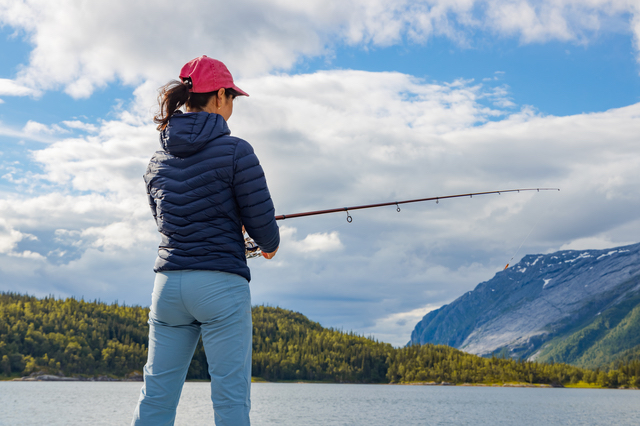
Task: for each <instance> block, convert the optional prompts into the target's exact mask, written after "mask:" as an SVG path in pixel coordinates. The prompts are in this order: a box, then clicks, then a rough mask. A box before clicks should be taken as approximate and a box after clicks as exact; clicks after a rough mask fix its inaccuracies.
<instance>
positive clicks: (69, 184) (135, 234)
mask: <svg viewBox="0 0 640 426" xmlns="http://www.w3.org/2000/svg"><path fill="white" fill-rule="evenodd" d="M203 54H205V55H207V56H210V57H214V58H216V59H219V60H222V61H223V62H224V63H225V64H227V66H228V67H229V69H230V71H231V73H232V74H233V76H234V78H235V80H236V84H237V85H238V86H239V87H241V88H242V89H243V90H245V91H247V92H248V93H249V94H250V95H251V96H250V97H248V98H240V99H237V100H236V102H235V107H234V113H233V116H232V117H231V119H230V120H229V126H230V128H231V131H232V134H233V135H235V136H238V137H241V138H243V139H246V140H247V141H249V142H250V143H251V144H252V145H253V147H254V149H255V151H256V154H257V155H258V157H259V159H260V161H261V164H262V166H263V168H264V170H265V173H266V176H267V182H268V184H269V188H270V191H271V194H272V198H273V200H274V204H275V206H276V214H289V213H295V212H301V211H307V210H318V209H328V208H334V207H342V206H353V205H359V204H368V203H378V202H385V201H397V200H404V199H414V198H423V197H432V196H442V195H447V194H457V193H468V192H480V191H492V190H505V189H511V188H538V187H557V188H560V189H561V191H560V192H556V191H549V192H539V193H538V192H527V193H520V194H502V195H487V196H483V197H474V198H472V199H455V200H448V201H443V202H440V203H438V204H435V203H431V202H429V203H419V204H410V205H403V206H402V207H401V211H400V212H397V211H396V208H395V207H388V208H379V209H372V210H361V211H354V212H352V213H351V215H352V217H353V222H352V223H347V221H346V220H345V219H346V215H345V214H342V213H338V214H332V215H326V216H317V217H313V218H299V219H291V220H285V221H284V222H279V224H280V231H281V236H282V242H281V247H280V250H279V252H278V254H277V256H276V257H275V258H274V259H273V260H269V261H267V260H265V259H251V260H250V261H249V264H250V267H251V270H252V281H251V290H252V302H253V303H254V304H267V305H271V306H280V307H283V308H286V309H292V310H295V311H298V312H301V313H303V314H305V315H307V316H308V317H309V318H310V319H312V320H314V321H317V322H319V323H321V324H322V325H323V326H326V327H334V328H337V329H343V330H345V331H347V330H349V331H354V332H356V333H359V334H362V335H365V336H372V337H375V338H377V339H379V340H382V341H385V342H389V343H392V344H393V345H395V346H399V345H404V344H405V343H406V342H408V341H409V338H410V334H411V331H412V330H413V328H414V326H415V324H416V323H417V322H418V321H419V320H420V319H421V318H422V316H424V315H425V314H426V313H428V312H429V311H431V310H433V309H436V308H438V307H440V306H442V305H443V304H447V303H450V302H451V301H453V300H455V299H456V298H457V297H459V296H460V295H462V294H463V293H465V292H467V291H470V290H472V289H473V288H475V286H476V285H477V284H478V283H480V282H483V281H487V280H489V279H491V278H492V277H493V276H494V275H495V274H496V273H498V272H500V271H501V270H502V269H503V268H504V265H505V264H506V263H507V262H508V261H509V260H510V259H511V257H515V258H514V261H513V262H512V264H513V263H515V262H517V261H518V260H519V259H520V258H521V257H522V256H524V255H525V254H536V253H550V252H553V251H557V250H566V249H601V248H608V247H614V246H620V245H625V244H631V243H636V242H639V241H640V218H639V217H638V213H637V212H638V211H640V197H639V196H638V195H639V194H638V188H639V185H640V143H639V142H638V136H637V135H639V134H640V3H638V1H637V0H633V1H632V0H538V1H535V0H412V1H408V0H384V1H383V0H322V1H320V0H307V1H304V2H300V1H296V0H260V1H257V0H236V1H234V2H221V1H210V0H209V1H204V0H192V1H186V2H181V3H180V6H179V7H177V6H176V3H175V2H171V1H163V0H156V1H153V2H151V1H148V0H127V1H123V0H112V1H110V2H85V1H80V0H22V1H20V0H0V55H1V59H2V60H0V291H13V292H20V293H28V294H33V295H37V296H45V295H54V296H56V297H70V296H73V297H77V298H81V297H83V298H84V299H85V300H94V299H99V300H102V301H106V302H109V303H111V302H115V301H118V302H119V303H126V304H130V305H142V306H148V305H149V303H150V294H151V290H152V287H153V278H154V273H153V263H154V259H155V256H156V250H157V245H158V243H159V241H160V238H159V234H158V233H157V231H156V229H155V224H154V222H153V219H152V217H151V213H150V211H149V208H148V204H147V201H146V195H145V188H144V184H143V180H142V175H143V173H144V170H145V168H146V165H147V163H148V161H149V158H150V157H151V155H152V154H153V152H154V151H156V150H158V149H159V148H160V146H159V142H158V133H157V131H156V130H155V125H154V124H153V122H152V116H153V114H154V112H155V111H156V110H157V101H156V97H157V89H158V87H160V86H161V85H163V84H165V83H166V82H168V81H169V80H171V79H175V78H176V77H177V76H178V73H179V70H180V68H181V67H182V65H183V64H184V63H186V62H187V61H189V60H191V59H193V58H195V57H197V56H200V55H203ZM520 246H521V248H520V249H519V250H518V248H519V247H520Z"/></svg>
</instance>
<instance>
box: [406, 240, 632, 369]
mask: <svg viewBox="0 0 640 426" xmlns="http://www.w3.org/2000/svg"><path fill="white" fill-rule="evenodd" d="M410 343H411V344H415V343H420V344H424V343H434V344H445V345H450V346H453V347H456V348H459V349H462V350H464V351H467V352H470V353H474V354H478V355H488V354H492V353H496V352H501V353H505V354H508V355H509V356H512V357H516V358H530V357H531V358H535V359H539V360H541V361H555V362H570V363H575V364H578V365H584V366H587V365H588V366H590V367H594V366H597V365H601V364H603V363H608V362H610V361H611V360H613V359H615V357H616V356H617V355H618V354H620V353H622V352H623V351H625V350H630V349H632V348H634V347H635V346H636V345H639V344H640V244H634V245H630V246H625V247H619V248H615V249H608V250H583V251H578V250H567V251H560V252H556V253H552V254H547V255H527V256H525V257H524V258H523V259H522V260H521V261H520V262H519V263H518V264H517V265H514V266H513V267H512V268H509V269H507V270H506V271H501V272H498V273H497V274H496V275H495V276H494V277H493V278H492V279H491V280H489V281H486V282H483V283H480V284H479V285H478V286H477V287H476V288H475V289H474V290H473V291H471V292H468V293H465V294H464V295H463V296H461V297H459V298H458V299H456V300H455V301H454V302H452V303H451V304H449V305H445V306H443V307H441V308H440V309H437V310H435V311H432V312H430V313H428V314H427V315H426V316H425V317H424V318H423V319H422V321H420V322H419V323H418V324H417V325H416V327H415V329H414V331H413V333H412V334H411V342H410ZM596 364H597V365H596Z"/></svg>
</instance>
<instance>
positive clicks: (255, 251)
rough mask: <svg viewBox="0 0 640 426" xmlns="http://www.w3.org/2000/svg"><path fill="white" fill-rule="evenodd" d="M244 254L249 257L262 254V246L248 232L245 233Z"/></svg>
mask: <svg viewBox="0 0 640 426" xmlns="http://www.w3.org/2000/svg"><path fill="white" fill-rule="evenodd" d="M244 255H245V256H246V257H247V259H253V258H254V257H260V256H262V250H260V247H258V245H257V244H256V242H255V241H253V239H252V238H251V237H250V236H249V235H247V234H244Z"/></svg>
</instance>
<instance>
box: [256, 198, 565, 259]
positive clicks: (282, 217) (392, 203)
mask: <svg viewBox="0 0 640 426" xmlns="http://www.w3.org/2000/svg"><path fill="white" fill-rule="evenodd" d="M526 191H537V192H540V191H560V188H519V189H504V190H500V191H485V192H470V193H468V194H456V195H443V196H440V197H428V198H418V199H415V200H404V201H389V202H386V203H377V204H366V205H362V206H351V207H338V208H335V209H326V210H315V211H310V212H302V213H293V214H283V215H279V216H276V220H285V219H293V218H296V217H305V216H317V215H321V214H329V213H338V212H346V213H347V222H349V223H351V222H352V221H353V217H352V216H351V214H350V213H349V210H351V211H353V210H362V209H373V208H377V207H385V206H396V210H397V211H398V212H400V204H409V203H421V202H424V201H435V202H436V204H438V203H440V200H447V199H451V198H464V197H469V198H473V196H474V195H488V194H498V195H500V194H503V193H509V192H518V193H520V192H526ZM245 254H246V255H247V258H248V259H251V258H253V257H257V256H259V255H260V247H258V245H257V244H256V243H255V242H254V241H253V240H252V239H251V238H250V237H248V236H247V237H246V238H245ZM507 266H508V265H507ZM505 269H506V268H505Z"/></svg>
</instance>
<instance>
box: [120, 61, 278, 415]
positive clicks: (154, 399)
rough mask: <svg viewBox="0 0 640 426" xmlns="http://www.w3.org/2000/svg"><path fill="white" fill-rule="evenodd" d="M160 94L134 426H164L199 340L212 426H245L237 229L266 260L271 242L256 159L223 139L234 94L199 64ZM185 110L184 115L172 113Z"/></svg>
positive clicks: (246, 364) (245, 330) (243, 287)
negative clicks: (154, 232) (143, 351)
mask: <svg viewBox="0 0 640 426" xmlns="http://www.w3.org/2000/svg"><path fill="white" fill-rule="evenodd" d="M180 79H181V81H179V82H178V81H172V82H170V83H169V84H167V85H166V86H164V87H162V88H161V89H160V95H159V97H158V101H159V103H160V112H159V113H158V115H157V116H156V117H155V120H154V121H155V122H156V123H157V124H158V130H160V144H161V146H162V150H160V151H157V152H156V153H155V154H154V155H153V157H152V158H151V161H150V162H149V166H148V168H147V171H146V173H145V175H144V179H145V182H146V184H147V192H148V195H149V204H150V206H151V211H152V213H153V217H154V218H155V220H156V224H157V226H158V231H159V232H160V234H161V236H162V242H161V243H160V247H159V249H158V257H157V259H156V263H155V268H154V271H155V272H156V279H155V283H154V288H153V293H152V300H151V311H150V312H149V354H148V360H147V364H146V365H145V367H144V386H143V387H142V391H141V396H140V400H139V402H138V406H137V407H136V410H135V413H134V419H133V423H132V424H134V425H143V424H144V425H154V426H157V425H172V424H173V423H174V419H175V414H176V407H177V405H178V400H179V399H180V393H181V391H182V386H183V384H184V380H185V378H186V375H187V370H188V369H189V365H190V362H191V358H192V357H193V352H194V350H195V347H196V344H197V342H198V339H199V338H200V335H201V334H202V340H203V343H204V349H205V352H206V355H207V362H208V364H209V374H210V375H211V400H212V402H213V408H214V412H215V422H216V425H233V426H237V425H248V424H249V410H250V399H249V392H250V385H251V332H252V325H251V297H250V293H249V280H250V279H251V276H250V273H249V268H248V267H247V262H246V257H245V247H244V237H243V227H244V228H245V229H246V231H247V233H248V234H249V236H250V237H251V238H253V239H254V241H255V242H256V243H257V244H258V246H259V247H260V248H261V250H262V253H263V256H264V257H265V258H267V259H271V258H272V257H273V256H274V255H275V254H276V252H277V250H278V246H279V244H280V235H279V231H278V226H277V225H276V221H275V216H274V214H275V212H274V208H273V203H272V201H271V196H270V195H269V190H268V188H267V183H266V180H265V177H264V173H263V171H262V168H261V167H260V163H259V162H258V158H257V157H256V156H255V154H254V153H253V149H252V148H251V145H249V143H247V142H246V141H244V140H242V139H239V138H236V137H233V136H230V131H229V128H228V127H227V121H228V120H229V117H231V114H232V112H233V100H234V98H235V97H237V96H249V95H248V94H247V93H245V92H244V91H242V90H241V89H240V88H238V87H237V86H236V85H235V84H234V82H233V78H232V76H231V73H229V70H228V69H227V67H226V66H225V65H224V64H223V63H222V62H220V61H217V60H215V59H211V58H208V57H206V56H201V57H199V58H196V59H194V60H192V61H190V62H188V63H187V64H186V65H185V66H184V67H183V68H182V70H181V72H180ZM183 106H184V107H186V113H182V112H181V111H180V110H179V108H181V107H183Z"/></svg>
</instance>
